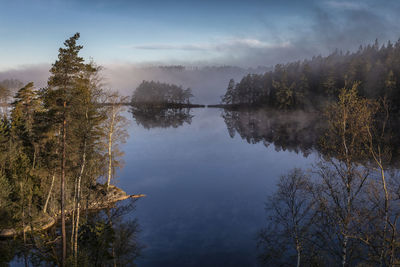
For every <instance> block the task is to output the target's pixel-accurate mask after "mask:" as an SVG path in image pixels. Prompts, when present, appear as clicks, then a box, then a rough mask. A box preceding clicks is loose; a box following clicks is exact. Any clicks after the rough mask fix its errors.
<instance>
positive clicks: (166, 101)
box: [131, 81, 193, 107]
mask: <svg viewBox="0 0 400 267" xmlns="http://www.w3.org/2000/svg"><path fill="white" fill-rule="evenodd" d="M192 97H193V94H192V90H191V89H190V88H187V89H183V88H182V87H181V86H177V85H174V84H167V83H161V82H154V81H150V82H149V81H143V82H142V83H141V84H140V85H139V86H138V87H137V88H136V90H135V91H134V92H133V95H132V99H131V104H132V105H136V106H139V105H147V106H148V105H152V106H160V107H162V106H164V107H166V106H173V105H180V104H190V98H192Z"/></svg>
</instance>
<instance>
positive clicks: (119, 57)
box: [0, 0, 400, 71]
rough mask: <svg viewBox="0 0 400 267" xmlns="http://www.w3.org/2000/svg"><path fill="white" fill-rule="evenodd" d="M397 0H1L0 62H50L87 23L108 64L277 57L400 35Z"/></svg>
mask: <svg viewBox="0 0 400 267" xmlns="http://www.w3.org/2000/svg"><path fill="white" fill-rule="evenodd" d="M399 13H400V1H397V0H393V1H392V0H385V1H382V0H381V1H379V0H365V1H350V0H347V1H346V0H345V1H342V0H319V1H311V0H303V1H294V0H293V1H285V0H281V1H271V0H247V1H243V0H241V1H236V0H230V1H226V0H221V1H217V0H214V1H210V0H201V1H200V0H196V1H192V0H186V1H183V0H181V1H167V0H139V1H137V0H110V1H106V0H31V1H28V0H26V1H23V0H0V71H5V70H10V69H19V68H26V67H27V66H32V65H40V64H42V65H49V64H51V63H52V62H54V61H55V59H56V57H57V53H58V48H59V47H60V46H62V43H63V41H64V40H65V39H67V38H68V37H70V36H72V35H73V34H74V33H75V32H80V34H81V39H80V43H81V44H82V45H83V46H84V49H83V50H82V56H84V57H85V58H93V59H94V61H95V62H97V63H98V64H101V65H106V66H112V65H113V64H137V65H152V64H153V65H154V64H155V65H157V64H158V65H164V64H165V65H170V64H183V65H236V66H241V67H256V66H272V65H274V64H277V63H285V62H288V61H293V60H298V59H304V58H309V57H312V56H313V55H318V54H322V55H326V54H327V53H329V52H332V51H334V50H335V49H336V48H338V49H341V50H344V51H346V50H355V49H357V48H358V46H359V45H360V44H368V43H371V42H373V41H374V40H375V39H376V38H378V39H379V40H380V41H381V42H386V41H387V40H392V41H397V39H398V38H399V37H400V34H399V33H400V31H399V30H400V16H398V14H399Z"/></svg>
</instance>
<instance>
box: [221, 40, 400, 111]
mask: <svg viewBox="0 0 400 267" xmlns="http://www.w3.org/2000/svg"><path fill="white" fill-rule="evenodd" d="M399 76H400V40H399V41H397V42H396V43H394V44H393V43H391V42H390V41H389V42H388V43H386V44H383V45H380V44H379V43H378V41H377V40H376V41H375V43H374V44H372V45H371V44H370V45H367V46H360V47H359V49H358V51H356V52H352V53H351V52H346V53H343V52H342V51H338V50H336V51H335V52H333V53H332V54H330V55H328V56H325V57H323V56H315V57H313V58H312V59H308V60H304V61H296V62H291V63H287V64H278V65H276V66H275V67H274V69H273V70H272V71H268V72H266V73H264V74H262V75H260V74H249V75H247V76H245V77H243V78H242V79H241V80H240V81H239V82H238V83H235V81H234V80H230V81H229V84H228V88H227V90H226V93H225V94H224V95H223V96H222V98H221V102H222V103H223V104H225V105H231V106H232V105H233V106H270V107H275V108H278V109H295V108H307V109H319V110H321V109H323V108H324V107H325V106H326V103H327V102H331V101H335V100H336V99H337V97H338V96H339V93H340V88H343V87H351V86H352V85H353V83H355V82H358V83H359V86H358V92H359V94H360V95H361V96H363V97H366V98H368V99H378V98H382V99H383V98H385V99H387V100H390V108H391V110H392V111H396V112H397V111H398V110H399V108H400V106H399V103H400V84H399V83H398V81H397V78H398V77H399Z"/></svg>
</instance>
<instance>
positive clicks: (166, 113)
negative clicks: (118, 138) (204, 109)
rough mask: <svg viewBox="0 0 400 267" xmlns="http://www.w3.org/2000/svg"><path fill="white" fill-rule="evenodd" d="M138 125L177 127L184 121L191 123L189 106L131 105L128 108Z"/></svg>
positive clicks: (145, 126)
mask: <svg viewBox="0 0 400 267" xmlns="http://www.w3.org/2000/svg"><path fill="white" fill-rule="evenodd" d="M130 112H131V113H132V116H133V118H134V119H135V121H136V123H137V124H138V125H142V126H143V127H144V128H145V129H150V128H157V127H159V128H168V127H173V128H177V127H179V126H182V125H183V124H184V123H187V124H191V123H192V118H193V116H192V115H191V114H190V108H159V107H154V106H140V107H139V106H132V107H131V109H130Z"/></svg>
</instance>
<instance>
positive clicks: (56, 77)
mask: <svg viewBox="0 0 400 267" xmlns="http://www.w3.org/2000/svg"><path fill="white" fill-rule="evenodd" d="M79 37H80V36H79V34H78V33H77V34H75V35H73V36H72V37H71V38H69V39H67V40H66V41H65V42H64V46H63V47H62V48H60V49H59V54H58V59H57V60H56V61H55V62H54V64H52V67H51V69H50V77H49V79H48V85H47V86H46V87H45V88H41V89H37V88H35V86H34V84H33V83H28V84H26V85H25V86H23V87H22V88H21V89H19V90H18V91H17V92H16V94H15V97H14V100H13V102H12V104H11V107H10V109H9V112H4V113H3V115H2V117H1V120H0V157H1V159H0V187H1V191H0V213H1V214H0V218H1V219H0V229H1V231H0V234H1V236H2V237H8V236H13V235H16V234H17V235H19V236H22V241H21V242H22V243H23V246H22V248H23V249H22V253H23V254H25V253H26V251H29V250H31V249H34V251H35V253H33V255H31V256H32V257H33V258H34V260H35V261H36V263H38V264H39V263H40V262H44V263H46V262H47V264H54V265H63V266H71V265H73V264H75V266H84V265H86V266H91V264H92V262H93V260H94V258H93V257H98V256H96V254H93V253H100V254H101V255H102V257H103V258H102V261H103V263H105V262H107V261H109V260H110V259H112V258H114V262H115V259H117V258H116V257H115V256H116V255H115V253H117V252H115V250H114V247H113V249H112V253H113V255H111V254H109V253H111V252H110V251H111V247H110V246H111V245H112V244H115V242H114V241H115V240H117V239H118V236H117V234H118V233H117V232H116V231H125V233H123V232H120V233H119V234H126V235H127V236H126V240H125V241H122V240H120V241H118V242H120V246H122V245H124V246H125V245H128V246H129V244H131V242H132V240H130V239H129V237H132V235H133V236H134V235H135V232H136V230H135V229H136V225H131V226H129V225H127V224H126V225H120V226H121V227H123V228H121V229H120V230H118V229H115V230H114V228H113V227H112V221H111V218H113V216H112V215H111V213H108V215H109V216H106V217H105V218H102V219H97V220H94V219H93V215H88V211H89V210H90V209H98V208H104V207H106V206H107V205H109V204H110V203H112V202H113V201H117V200H118V199H119V198H127V197H128V196H126V194H125V193H124V192H123V191H121V190H120V189H118V188H117V187H115V186H113V185H112V184H111V182H112V181H113V178H114V176H115V172H116V169H117V168H118V167H120V165H121V163H120V157H121V155H122V154H121V151H120V150H119V147H118V146H119V144H121V142H124V140H125V139H126V137H127V133H126V129H125V126H126V119H125V118H124V117H122V116H121V111H122V107H121V104H120V102H121V101H122V98H121V97H120V96H118V95H117V94H116V93H111V92H109V91H106V90H104V89H103V88H102V83H101V77H100V76H99V70H100V67H98V66H96V65H95V63H94V62H85V60H84V59H83V58H82V57H81V56H80V55H79V52H80V50H81V49H82V48H83V46H81V45H79V44H78V43H77V42H78V40H79ZM10 82H12V81H10ZM14 83H15V82H14ZM18 85H20V84H18ZM4 88H9V86H8V87H6V86H4ZM3 91H4V92H6V90H5V89H4V90H3ZM4 95H5V96H7V97H8V95H7V94H4ZM8 114H9V115H8ZM104 163H106V164H104ZM100 181H103V183H100ZM83 211H85V213H84V212H83ZM97 216H100V215H97ZM103 217H104V216H103ZM115 217H117V216H115ZM57 220H60V222H61V233H60V235H59V236H57V235H54V233H53V234H50V235H49V236H46V237H44V236H43V235H39V236H38V235H33V231H37V230H39V231H40V230H43V229H47V228H49V227H51V226H52V225H54V224H55V223H56V222H57ZM114 220H115V218H114ZM66 221H68V227H67V226H66ZM114 223H115V226H118V223H117V222H116V221H115V222H114ZM78 230H79V233H78ZM10 242H11V241H9V242H8V245H6V243H4V244H2V245H1V249H0V250H1V251H0V254H1V258H2V259H1V260H2V261H6V262H7V257H10V256H11V257H13V252H12V251H13V247H14V245H12V244H11V243H10ZM90 242H92V243H90ZM96 242H99V243H96ZM121 242H123V243H124V244H122V243H121ZM53 243H54V244H56V245H57V246H56V249H54V248H53V249H51V246H49V245H50V244H53ZM78 243H79V257H78ZM100 244H101V245H100ZM104 253H106V254H104ZM134 253H136V252H134ZM100 254H99V255H100ZM107 255H108V256H107ZM8 260H9V259H8ZM98 260H100V258H99V259H98ZM121 264H122V263H121Z"/></svg>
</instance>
